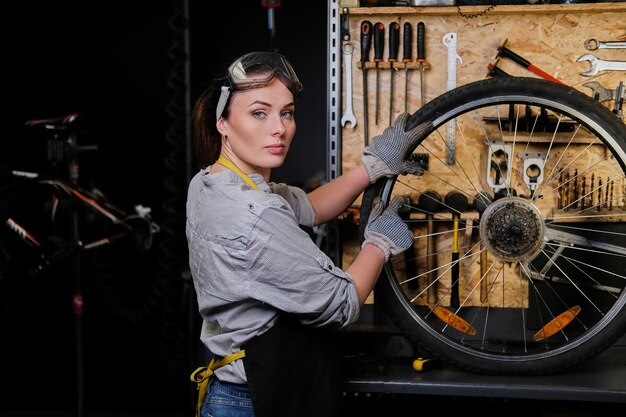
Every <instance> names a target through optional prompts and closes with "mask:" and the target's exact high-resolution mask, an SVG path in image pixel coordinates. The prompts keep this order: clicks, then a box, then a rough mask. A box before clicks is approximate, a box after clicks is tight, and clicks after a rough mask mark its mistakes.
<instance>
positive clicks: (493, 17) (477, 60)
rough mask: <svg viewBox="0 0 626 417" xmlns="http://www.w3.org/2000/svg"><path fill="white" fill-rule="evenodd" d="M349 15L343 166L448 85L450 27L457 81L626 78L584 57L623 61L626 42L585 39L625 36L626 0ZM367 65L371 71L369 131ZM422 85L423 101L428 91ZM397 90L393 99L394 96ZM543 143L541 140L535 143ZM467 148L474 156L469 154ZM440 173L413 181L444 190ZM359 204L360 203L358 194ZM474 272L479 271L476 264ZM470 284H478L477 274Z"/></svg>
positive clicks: (351, 250)
mask: <svg viewBox="0 0 626 417" xmlns="http://www.w3.org/2000/svg"><path fill="white" fill-rule="evenodd" d="M485 11H486V12H485ZM345 17H347V20H343V19H342V22H344V23H345V27H346V28H348V30H349V39H347V38H345V37H344V38H343V39H342V42H341V43H342V51H346V50H350V49H352V55H351V57H350V60H349V62H350V65H349V66H345V65H342V68H341V69H342V77H343V80H344V83H343V88H342V106H341V109H342V115H343V114H344V113H343V112H344V111H345V109H346V106H347V105H348V103H351V105H352V109H353V112H354V115H355V118H356V124H354V125H353V124H352V123H345V124H344V125H343V126H342V128H341V165H342V170H344V171H347V170H350V169H351V168H354V167H356V166H357V165H358V164H359V162H360V158H361V155H362V152H363V148H364V146H365V145H366V142H368V141H369V140H371V138H372V137H374V136H376V135H378V134H381V133H382V132H383V130H384V129H385V128H386V127H388V126H389V125H390V123H392V122H393V120H395V118H396V117H397V116H398V115H400V114H401V113H402V112H404V111H405V106H406V111H407V112H408V113H414V112H416V111H417V110H419V108H420V107H421V106H422V105H423V104H425V103H426V102H429V101H431V100H432V99H434V98H435V97H437V96H439V95H441V94H443V93H445V92H446V91H447V90H448V89H450V88H451V86H450V79H449V78H450V75H449V56H448V53H449V48H448V46H447V45H446V44H445V43H444V37H446V36H449V35H450V34H454V36H455V37H456V53H457V55H458V58H457V59H456V60H455V64H456V70H455V73H454V78H455V80H454V81H455V85H456V86H460V85H464V84H467V83H470V82H473V81H477V80H480V79H484V78H487V77H491V76H526V77H537V78H540V77H543V78H545V77H552V78H554V79H555V80H556V81H558V82H561V83H563V84H566V85H569V86H571V87H574V88H576V89H578V90H579V91H581V92H583V93H584V94H587V95H590V96H591V95H592V94H593V93H594V92H597V91H598V90H593V89H591V88H589V87H588V86H585V84H587V83H590V82H595V83H597V85H599V86H600V87H599V88H601V89H603V91H604V92H609V91H611V90H615V89H616V88H617V86H618V85H619V83H620V81H621V82H626V72H624V71H601V72H598V73H597V74H595V75H592V76H586V75H582V73H584V72H587V71H589V70H590V67H591V66H590V62H588V61H577V60H578V59H579V57H581V56H583V55H586V54H592V55H594V56H595V57H597V58H599V59H602V60H611V61H626V49H624V48H619V49H618V48H615V49H613V48H610V49H609V48H600V49H597V50H589V49H588V48H587V47H586V42H587V41H588V40H590V39H596V40H599V41H602V42H606V41H622V42H623V41H626V23H625V22H626V3H622V2H617V3H593V4H561V5H522V6H497V7H495V8H491V9H487V7H483V6H468V7H461V8H457V7H386V8H383V7H378V8H373V7H359V8H346V9H343V10H342V18H345ZM364 21H369V22H371V23H372V25H376V24H378V23H380V24H381V25H382V27H383V28H384V42H383V43H384V53H383V56H382V59H381V61H380V62H378V63H375V62H374V42H373V40H372V47H371V49H370V53H369V55H368V59H367V60H365V61H367V62H362V61H363V57H362V52H361V44H360V38H361V24H362V23H363V22H364ZM394 22H395V23H398V25H399V28H400V31H399V39H400V41H399V48H398V51H399V52H398V56H397V62H393V63H392V62H389V28H390V24H392V23H394ZM407 22H408V23H410V24H411V27H412V49H413V51H412V61H411V62H408V63H405V62H402V59H403V41H404V36H403V29H404V27H405V23H407ZM420 22H422V23H423V24H424V28H425V36H424V39H425V42H424V43H425V57H424V58H425V61H424V62H423V72H422V74H421V76H420V70H419V64H418V63H417V62H415V58H416V43H417V42H416V35H417V25H418V23H420ZM344 35H345V33H344ZM372 38H373V36H372ZM503 46H504V47H505V49H508V50H509V51H512V52H513V53H515V54H516V55H517V56H519V57H521V58H523V59H524V60H526V62H527V65H520V63H518V62H516V61H515V60H513V59H511V58H510V57H507V56H503V54H502V52H501V51H502V49H503ZM346 48H347V49H346ZM344 58H345V57H344ZM342 62H345V61H343V60H342ZM490 64H491V66H495V67H496V68H497V69H496V70H495V71H496V72H497V74H495V73H494V72H493V71H494V70H493V69H491V70H490ZM364 69H365V70H366V71H364ZM346 71H350V77H351V92H352V94H351V96H348V95H346V91H347V88H346V87H347V85H346V83H347V80H348V78H347V77H346ZM541 71H543V72H544V73H545V75H544V76H541V75H540V74H539V72H541ZM377 73H378V75H377ZM364 74H366V77H367V91H366V97H367V130H368V132H367V137H366V134H365V119H366V118H365V113H364V89H363V87H364V86H363V76H364ZM392 77H393V93H392V92H391V85H392V82H391V81H392V80H391V78H392ZM377 78H378V81H377ZM420 80H421V81H420ZM422 83H423V84H422ZM405 89H406V92H407V93H406V94H405ZM422 89H423V94H424V100H423V101H424V102H422V99H421V95H422ZM377 90H378V91H377ZM392 100H393V103H392V104H391V105H390V102H391V101H392ZM602 104H603V105H606V106H607V107H608V108H609V109H613V107H614V106H615V101H614V100H605V101H603V102H602ZM468 140H469V142H470V147H471V148H474V149H476V153H477V155H480V157H479V158H477V160H480V164H481V166H482V165H484V164H485V163H486V161H485V159H486V158H483V155H482V151H481V150H482V149H483V148H484V144H483V143H482V140H481V139H480V138H477V139H476V143H474V144H472V143H471V141H472V138H469V139H468ZM540 148H541V145H539V146H538V149H540ZM602 152H603V149H601V148H600V147H597V148H592V149H590V151H589V153H588V157H589V158H594V157H596V158H599V156H597V155H595V154H596V153H602ZM555 155H558V154H555ZM461 157H462V158H468V156H467V155H466V156H461ZM555 157H558V156H555ZM480 169H481V170H482V168H480ZM603 175H604V173H603ZM438 178H445V170H444V172H439V173H437V175H434V176H424V177H422V178H420V179H419V184H418V185H416V187H419V189H420V190H421V191H425V190H428V189H435V190H441V194H442V195H443V194H445V191H446V190H445V186H443V187H442V184H441V183H437V182H436V181H437V179H438ZM553 197H554V198H558V197H559V196H558V195H556V196H553ZM356 204H357V206H358V204H359V200H357V202H356ZM546 204H553V205H554V206H558V204H562V203H559V202H557V201H551V202H550V201H546ZM472 216H473V215H472V214H471V213H468V214H467V216H465V221H467V222H469V223H470V224H471V222H476V221H477V217H476V216H474V217H472ZM469 229H470V228H468V229H466V230H469ZM472 239H475V238H472V236H470V235H467V234H466V235H461V236H460V240H461V243H463V241H467V242H469V241H470V240H472ZM436 244H437V245H438V246H439V247H449V246H451V244H452V242H451V237H450V235H447V236H442V237H441V238H439V240H438V242H437V243H436ZM415 249H416V251H418V252H421V253H424V252H426V247H425V242H423V241H421V242H419V243H418V244H417V247H416V248H415ZM358 250H359V245H358V242H357V241H350V240H344V243H343V258H342V259H343V266H344V267H347V266H348V265H350V264H351V262H352V260H353V259H354V256H355V255H356V253H358ZM421 268H422V269H423V268H425V266H422V267H421ZM475 275H476V277H478V276H480V272H479V270H478V269H476V274H475ZM476 279H478V278H476ZM468 285H470V286H471V283H470V284H468ZM443 290H445V288H444V289H443ZM370 301H371V300H370Z"/></svg>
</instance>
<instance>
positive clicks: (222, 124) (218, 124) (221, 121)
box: [215, 117, 227, 136]
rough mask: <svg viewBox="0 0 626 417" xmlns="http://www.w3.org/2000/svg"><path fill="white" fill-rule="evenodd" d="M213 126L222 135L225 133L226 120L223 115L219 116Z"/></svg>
mask: <svg viewBox="0 0 626 417" xmlns="http://www.w3.org/2000/svg"><path fill="white" fill-rule="evenodd" d="M215 127H217V131H218V132H220V134H221V135H222V136H225V135H226V132H227V129H226V120H224V118H223V117H220V118H219V120H218V121H217V122H216V123H215Z"/></svg>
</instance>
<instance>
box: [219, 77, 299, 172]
mask: <svg viewBox="0 0 626 417" xmlns="http://www.w3.org/2000/svg"><path fill="white" fill-rule="evenodd" d="M228 109H229V116H228V119H227V120H226V119H224V118H223V117H222V118H220V119H219V120H218V121H217V129H218V131H219V132H220V133H221V134H222V154H223V155H225V156H227V157H228V158H229V159H230V160H231V161H233V162H234V163H235V165H237V166H238V167H239V169H241V170H242V171H243V172H245V173H246V174H251V173H253V172H256V173H259V174H261V175H263V176H265V177H266V179H267V178H268V177H269V173H270V170H271V169H272V168H276V167H279V166H281V165H282V164H283V162H284V161H285V157H286V156H287V152H288V151H289V145H290V144H291V140H292V139H293V136H294V134H295V133H296V122H295V120H294V109H295V104H294V98H293V94H292V93H291V91H289V90H288V89H287V87H285V85H284V84H283V83H282V82H281V81H280V79H279V78H278V77H275V78H274V79H273V80H272V81H270V83H269V84H268V85H267V86H265V87H261V88H254V89H250V90H243V91H236V92H235V94H233V95H232V96H231V99H230V105H229V108H228Z"/></svg>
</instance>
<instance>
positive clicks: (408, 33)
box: [402, 22, 413, 113]
mask: <svg viewBox="0 0 626 417" xmlns="http://www.w3.org/2000/svg"><path fill="white" fill-rule="evenodd" d="M403 35H404V39H403V42H402V48H403V50H404V54H403V55H402V62H404V112H405V113H407V112H408V103H409V62H411V61H413V57H412V56H413V50H412V49H413V27H412V26H411V22H405V23H404V33H403Z"/></svg>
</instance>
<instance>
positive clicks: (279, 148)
mask: <svg viewBox="0 0 626 417" xmlns="http://www.w3.org/2000/svg"><path fill="white" fill-rule="evenodd" d="M265 149H267V150H268V152H269V153H273V154H279V153H283V152H285V145H270V146H266V147H265Z"/></svg>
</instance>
